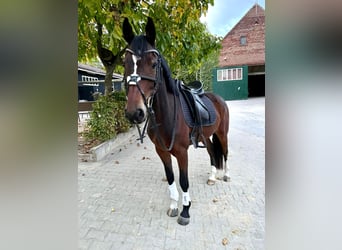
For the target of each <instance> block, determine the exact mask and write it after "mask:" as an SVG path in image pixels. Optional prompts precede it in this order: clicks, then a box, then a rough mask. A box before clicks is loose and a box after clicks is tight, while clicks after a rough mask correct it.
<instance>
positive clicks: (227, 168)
mask: <svg viewBox="0 0 342 250" xmlns="http://www.w3.org/2000/svg"><path fill="white" fill-rule="evenodd" d="M224 175H225V176H227V177H228V178H230V173H229V165H228V163H227V162H224Z"/></svg>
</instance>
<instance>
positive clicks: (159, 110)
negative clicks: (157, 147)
mask: <svg viewBox="0 0 342 250" xmlns="http://www.w3.org/2000/svg"><path fill="white" fill-rule="evenodd" d="M174 105H175V103H174V96H173V94H171V93H168V92H167V90H166V86H165V82H163V83H162V84H161V86H159V89H158V91H157V93H156V96H155V100H154V104H153V110H154V113H155V116H156V121H157V122H158V123H161V124H162V125H163V126H164V127H169V125H170V127H172V126H173V120H174V115H175V114H174V113H175V110H174Z"/></svg>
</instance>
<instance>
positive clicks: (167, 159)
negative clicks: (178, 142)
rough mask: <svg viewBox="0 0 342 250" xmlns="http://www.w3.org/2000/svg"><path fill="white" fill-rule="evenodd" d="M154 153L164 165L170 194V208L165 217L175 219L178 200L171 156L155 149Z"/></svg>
mask: <svg viewBox="0 0 342 250" xmlns="http://www.w3.org/2000/svg"><path fill="white" fill-rule="evenodd" d="M156 151H157V153H158V155H159V157H160V159H161V160H162V162H163V164H164V170H165V174H166V178H167V182H168V183H169V192H170V200H171V203H170V207H169V209H168V210H167V215H168V216H170V217H175V216H177V215H178V198H179V193H178V190H177V186H176V183H175V178H174V175H173V170H172V161H171V155H170V153H169V152H165V151H161V150H159V149H158V148H157V147H156Z"/></svg>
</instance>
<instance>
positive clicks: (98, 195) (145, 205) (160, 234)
mask: <svg viewBox="0 0 342 250" xmlns="http://www.w3.org/2000/svg"><path fill="white" fill-rule="evenodd" d="M227 104H228V106H229V109H230V116H231V118H230V131H229V157H228V161H229V164H230V168H231V181H230V182H228V183H226V182H223V181H222V180H218V181H217V183H216V184H215V185H214V186H208V185H207V184H206V181H207V178H208V176H209V173H210V169H211V167H210V164H209V163H210V161H209V156H208V154H207V152H206V150H205V149H194V148H193V147H190V149H189V182H190V189H189V192H190V195H191V198H192V206H191V209H190V215H191V221H190V224H189V225H188V226H180V225H178V224H177V222H176V220H177V219H176V218H170V217H168V216H167V215H166V211H167V209H168V207H169V194H168V188H167V182H165V181H163V180H162V179H163V177H164V170H163V166H162V163H161V161H160V159H159V158H158V156H157V154H156V153H155V151H154V146H153V144H152V143H151V142H150V141H149V139H146V140H145V142H144V144H139V143H138V142H137V141H135V138H136V134H137V132H134V136H133V137H132V136H129V135H128V136H129V140H128V141H127V143H125V144H123V145H120V146H118V148H116V149H115V150H114V151H113V152H112V153H111V154H110V155H108V157H106V158H105V159H104V160H102V161H101V162H95V163H88V162H79V171H78V172H79V182H78V183H79V238H80V240H79V248H80V249H120V250H123V249H146V250H151V249H195V250H200V249H234V250H238V249H239V250H243V249H246V250H247V249H248V250H250V249H264V239H265V221H264V220H265V212H264V207H265V175H264V172H265V126H264V124H265V108H264V106H265V98H251V99H248V100H242V101H228V102H227ZM173 164H174V172H175V178H176V180H178V176H179V175H178V168H177V164H176V160H175V159H174V158H173ZM219 174H221V173H220V172H219ZM177 185H178V190H179V191H181V189H180V187H179V183H178V181H177ZM179 206H180V207H181V202H179Z"/></svg>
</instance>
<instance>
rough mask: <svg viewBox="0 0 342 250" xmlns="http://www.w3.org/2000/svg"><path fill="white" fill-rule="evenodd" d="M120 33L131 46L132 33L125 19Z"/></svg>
mask: <svg viewBox="0 0 342 250" xmlns="http://www.w3.org/2000/svg"><path fill="white" fill-rule="evenodd" d="M122 33H123V37H124V38H125V40H126V42H127V43H128V44H131V42H132V40H133V38H134V33H133V30H132V26H131V25H130V23H129V22H128V19H127V17H126V18H125V20H124V22H123V25H122Z"/></svg>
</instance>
